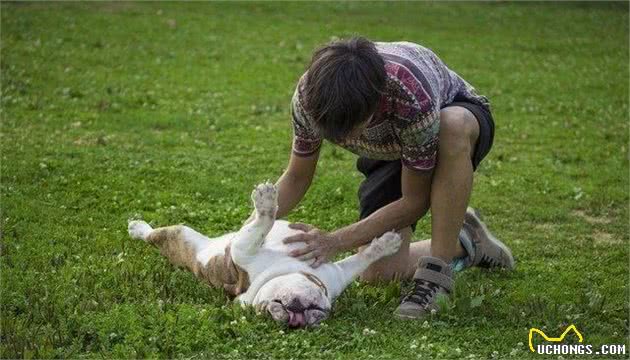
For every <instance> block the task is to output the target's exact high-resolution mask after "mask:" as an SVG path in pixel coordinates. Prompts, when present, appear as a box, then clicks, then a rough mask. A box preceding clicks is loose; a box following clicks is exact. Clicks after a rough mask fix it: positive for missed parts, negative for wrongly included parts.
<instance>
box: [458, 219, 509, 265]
mask: <svg viewBox="0 0 630 360" xmlns="http://www.w3.org/2000/svg"><path fill="white" fill-rule="evenodd" d="M464 221H466V222H468V223H469V224H470V225H472V226H473V227H476V228H480V229H481V231H482V232H483V234H484V236H485V237H486V239H487V241H489V242H491V243H492V244H494V245H495V246H498V247H499V248H500V249H501V251H502V252H503V254H505V255H506V256H507V257H508V259H509V261H508V264H507V265H506V266H505V268H506V269H509V270H514V267H515V266H516V264H515V262H514V256H512V251H511V250H510V248H508V247H507V246H506V245H505V244H504V243H503V242H501V240H499V239H497V238H496V237H494V235H492V233H491V232H490V230H488V228H487V227H486V224H484V223H483V221H481V215H480V214H479V212H478V211H477V210H475V209H473V208H471V207H469V208H468V209H466V216H465V219H464Z"/></svg>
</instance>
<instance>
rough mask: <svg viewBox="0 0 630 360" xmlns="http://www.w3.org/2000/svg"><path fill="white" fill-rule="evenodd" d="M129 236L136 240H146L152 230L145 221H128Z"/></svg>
mask: <svg viewBox="0 0 630 360" xmlns="http://www.w3.org/2000/svg"><path fill="white" fill-rule="evenodd" d="M127 230H128V231H129V236H131V237H132V238H134V239H138V240H146V238H147V236H149V234H150V233H151V231H152V230H153V228H151V226H150V225H149V224H147V223H146V222H145V221H142V220H129V226H127Z"/></svg>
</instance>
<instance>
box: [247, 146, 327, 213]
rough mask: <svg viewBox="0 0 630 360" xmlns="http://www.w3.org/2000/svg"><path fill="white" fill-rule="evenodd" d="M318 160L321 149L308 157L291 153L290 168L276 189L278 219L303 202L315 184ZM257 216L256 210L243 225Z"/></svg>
mask: <svg viewBox="0 0 630 360" xmlns="http://www.w3.org/2000/svg"><path fill="white" fill-rule="evenodd" d="M318 159H319V149H318V150H317V151H315V152H314V153H313V154H310V155H307V156H300V155H296V154H295V152H291V157H290V158H289V166H288V167H287V169H286V170H285V171H284V173H282V175H281V176H280V178H279V179H278V181H276V187H277V188H278V212H276V219H280V218H282V217H285V216H286V215H287V214H288V213H289V212H290V211H291V210H293V208H295V206H296V205H297V204H299V203H300V200H302V198H303V197H304V194H306V191H307V190H308V188H309V187H310V186H311V182H313V177H314V176H315V169H316V168H317V160H318ZM255 216H256V211H255V210H254V211H253V212H252V214H251V215H250V216H249V218H247V220H245V222H244V223H243V225H246V224H248V223H249V222H251V221H252V220H254V218H255Z"/></svg>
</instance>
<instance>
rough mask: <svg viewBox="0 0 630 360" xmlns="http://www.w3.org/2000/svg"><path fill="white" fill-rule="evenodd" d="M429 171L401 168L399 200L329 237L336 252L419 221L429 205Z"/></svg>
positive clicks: (353, 247) (350, 248) (365, 242)
mask: <svg viewBox="0 0 630 360" xmlns="http://www.w3.org/2000/svg"><path fill="white" fill-rule="evenodd" d="M431 178H432V176H431V172H416V171H413V170H410V169H408V168H407V167H405V166H403V168H402V176H401V182H402V184H401V187H402V197H401V198H400V199H398V200H396V201H394V202H392V203H390V204H388V205H386V206H384V207H382V208H380V209H378V210H377V211H375V212H374V213H372V214H371V215H370V216H368V217H366V218H365V219H363V220H361V221H359V222H356V223H354V224H351V225H348V226H346V227H344V228H341V229H339V230H337V231H334V232H332V233H331V234H330V235H331V236H333V237H334V238H336V239H337V241H338V244H339V246H338V249H337V251H344V250H352V249H356V248H358V247H359V246H361V245H365V244H367V243H369V242H370V241H372V240H373V239H374V238H376V237H378V236H381V235H382V234H383V233H385V232H387V231H391V230H400V229H402V228H405V227H407V226H410V225H411V224H413V223H414V222H416V221H418V219H420V218H421V217H422V216H424V214H426V212H427V210H428V209H429V206H430V194H431Z"/></svg>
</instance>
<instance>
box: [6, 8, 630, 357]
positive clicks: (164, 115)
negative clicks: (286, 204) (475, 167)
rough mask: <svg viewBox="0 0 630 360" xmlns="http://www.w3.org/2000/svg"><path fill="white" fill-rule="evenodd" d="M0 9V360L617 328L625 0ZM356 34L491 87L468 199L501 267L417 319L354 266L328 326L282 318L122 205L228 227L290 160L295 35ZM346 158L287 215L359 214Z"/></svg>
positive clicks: (483, 348)
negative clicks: (489, 117)
mask: <svg viewBox="0 0 630 360" xmlns="http://www.w3.org/2000/svg"><path fill="white" fill-rule="evenodd" d="M0 9H1V11H2V16H1V20H2V26H1V31H2V33H1V51H2V57H1V65H2V67H1V70H2V74H1V77H2V82H1V84H2V98H1V105H2V110H1V111H2V112H1V116H2V131H1V136H0V142H1V150H2V154H1V156H2V173H1V194H2V203H1V205H2V217H1V219H2V223H1V224H2V242H1V244H0V245H1V246H0V250H1V257H0V259H1V260H0V261H1V262H0V270H1V285H0V290H1V307H0V308H1V311H2V313H1V315H2V321H1V330H2V333H1V338H0V357H3V358H15V357H28V358H32V357H36V358H49V357H72V358H76V357H106V358H110V357H117V358H127V357H169V358H170V357H177V358H180V357H186V358H203V357H211V358H215V357H223V358H319V357H334V358H341V357H346V356H347V357H350V358H362V359H363V358H367V357H369V356H372V357H374V358H416V357H451V358H455V357H457V358H459V357H470V358H488V357H498V358H508V357H513V358H522V357H532V358H545V357H544V356H540V355H536V354H532V353H530V352H529V350H528V349H527V334H528V330H529V328H530V327H539V328H544V330H545V331H546V332H547V334H548V335H550V336H557V335H559V334H560V332H562V331H563V330H564V328H565V327H566V326H567V324H570V323H574V324H576V326H577V327H578V329H579V330H580V331H581V332H582V334H583V335H584V337H585V342H586V343H590V344H593V345H596V346H597V347H598V346H599V345H601V344H605V343H622V344H627V345H628V341H629V340H628V332H629V326H630V324H629V319H628V314H629V311H630V309H629V301H628V295H629V288H628V284H629V281H630V279H629V275H628V255H629V249H628V246H629V238H628V218H629V215H630V214H629V212H628V201H629V197H628V150H629V149H628V111H629V108H628V76H629V74H628V61H629V59H628V40H629V39H628V4H627V3H617V4H589V3H562V4H551V3H548V4H541V3H522V4H513V3H505V2H501V3H483V4H474V3H402V2H401V3H399V2H394V3H356V2H352V3H341V4H337V3H316V4H307V3H191V4H169V3H118V4H109V3H93V4H87V3H83V4H81V3H75V4H63V3H55V4H45V3H29V4H26V3H21V4H12V3H3V4H2V5H1V7H0ZM354 33H358V34H362V35H365V36H367V37H370V38H372V39H375V40H382V41H396V40H409V41H414V42H418V43H421V44H424V45H425V46H428V47H430V48H432V49H433V50H434V51H436V52H437V53H438V55H439V56H440V57H441V58H442V59H443V60H444V61H445V62H446V63H447V64H448V65H449V66H450V67H451V68H452V69H454V70H455V71H457V72H458V73H460V74H461V75H462V76H463V77H464V78H466V79H467V80H468V81H469V82H471V83H472V84H474V85H475V87H476V88H477V89H478V90H479V91H480V92H481V93H483V94H486V95H487V96H488V97H489V98H490V99H491V101H492V104H493V110H494V113H495V119H496V122H497V134H496V139H495V146H494V148H493V150H492V152H491V153H490V155H489V157H488V158H487V159H486V160H485V161H484V162H483V163H482V166H481V167H480V169H479V171H478V172H477V174H476V178H475V187H474V193H473V196H472V200H471V203H472V205H473V206H475V207H477V208H479V209H480V210H481V211H482V212H483V213H484V214H485V216H486V218H487V219H488V222H489V225H490V226H491V227H492V229H493V230H494V231H495V232H496V234H497V235H498V236H499V237H501V238H502V239H504V240H505V242H506V243H507V244H508V245H509V246H510V247H511V248H512V249H513V251H514V253H515V255H516V257H517V262H518V265H517V269H516V271H514V272H512V273H507V272H487V271H480V270H478V269H473V270H469V271H466V272H464V273H462V274H461V275H460V276H459V277H458V281H457V285H456V295H455V297H454V298H453V299H452V301H451V302H450V303H448V304H445V311H444V312H443V313H442V314H440V315H436V316H434V317H433V318H431V319H429V320H428V321H427V322H426V323H416V322H399V321H396V320H394V319H393V318H392V315H391V313H392V311H393V310H394V309H395V307H396V305H397V301H398V296H399V293H400V287H399V285H397V284H390V285H388V286H383V287H373V286H367V285H362V284H358V283H357V284H353V285H352V286H351V287H350V288H349V289H348V290H347V291H346V292H345V293H344V294H343V295H342V296H341V298H340V299H339V301H338V302H337V304H336V307H335V311H334V313H333V315H332V317H331V318H330V319H329V320H328V321H326V323H325V324H324V325H323V326H322V327H320V328H318V329H310V330H300V331H288V330H286V329H284V330H283V329H282V328H280V327H279V326H277V325H276V324H274V323H273V322H272V321H271V320H269V319H264V318H259V317H257V316H255V315H254V314H252V313H251V312H250V311H246V310H242V309H240V308H239V307H238V306H234V305H232V304H231V303H229V302H228V300H227V298H226V296H225V295H224V294H223V293H222V292H221V291H219V290H214V289H209V288H207V287H204V286H203V285H202V284H201V283H199V282H198V281H196V280H195V279H194V278H193V276H192V275H190V274H189V273H186V272H184V271H182V270H176V269H174V268H173V267H172V266H170V265H169V264H168V262H167V261H166V260H165V259H164V258H162V257H161V256H160V255H159V254H158V253H157V251H155V249H153V248H150V247H148V246H146V245H145V244H143V243H141V242H137V241H132V240H130V239H129V238H128V236H127V234H126V222H127V219H128V218H130V217H132V216H135V215H141V216H142V217H143V218H144V219H147V220H148V221H150V222H151V223H152V224H154V225H168V224H173V223H182V222H183V223H186V224H188V225H190V226H192V227H194V228H196V229H198V230H200V231H202V232H204V233H207V234H209V235H215V234H220V233H223V232H225V231H228V230H233V229H236V228H238V226H239V224H240V223H241V222H242V220H243V219H245V218H246V217H247V215H248V214H249V211H250V205H249V201H248V197H249V192H250V190H251V188H252V186H253V185H254V184H256V183H258V182H260V181H262V180H265V179H267V178H271V179H276V178H277V177H278V176H279V175H280V174H281V172H282V169H283V168H284V167H285V166H286V162H287V159H288V155H289V152H290V143H291V126H290V116H289V100H290V97H291V94H292V92H293V89H294V85H295V82H296V81H297V79H298V78H299V76H300V75H301V73H302V72H303V70H304V68H305V66H306V65H307V62H308V59H309V56H310V53H311V51H312V50H313V48H314V47H316V46H317V45H318V44H322V43H324V42H326V41H328V40H329V39H331V37H333V36H339V37H341V36H346V35H350V34H354ZM354 160H355V157H354V155H351V154H349V153H347V152H344V151H342V150H341V149H338V148H337V149H335V148H334V147H333V146H332V145H330V144H327V145H325V146H324V150H323V154H322V157H321V162H320V164H319V167H318V173H317V176H316V179H315V181H314V184H313V185H312V188H311V190H310V191H309V193H308V195H307V197H306V198H305V200H304V201H303V202H302V203H301V205H300V206H299V207H298V208H297V209H296V211H294V212H293V213H292V214H291V215H290V217H289V218H290V219H291V220H295V221H298V220H299V221H303V222H307V223H312V224H315V225H317V226H319V227H321V228H323V229H327V230H331V229H335V228H338V227H341V226H343V225H346V224H348V223H351V222H353V221H355V220H356V218H357V199H356V190H357V186H358V184H359V182H360V180H361V177H360V174H359V173H358V172H357V171H356V170H354ZM417 233H418V234H417V237H418V238H423V237H426V236H427V234H429V233H430V229H429V225H428V222H427V221H426V220H424V221H423V222H422V223H421V224H420V227H419V229H418V231H417ZM365 329H368V330H365ZM282 332H284V333H285V334H284V335H282V334H281V333H282ZM573 341H575V340H574V339H573ZM627 351H630V348H628V346H627ZM556 357H557V356H553V358H556ZM567 357H570V356H565V358H567Z"/></svg>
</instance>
